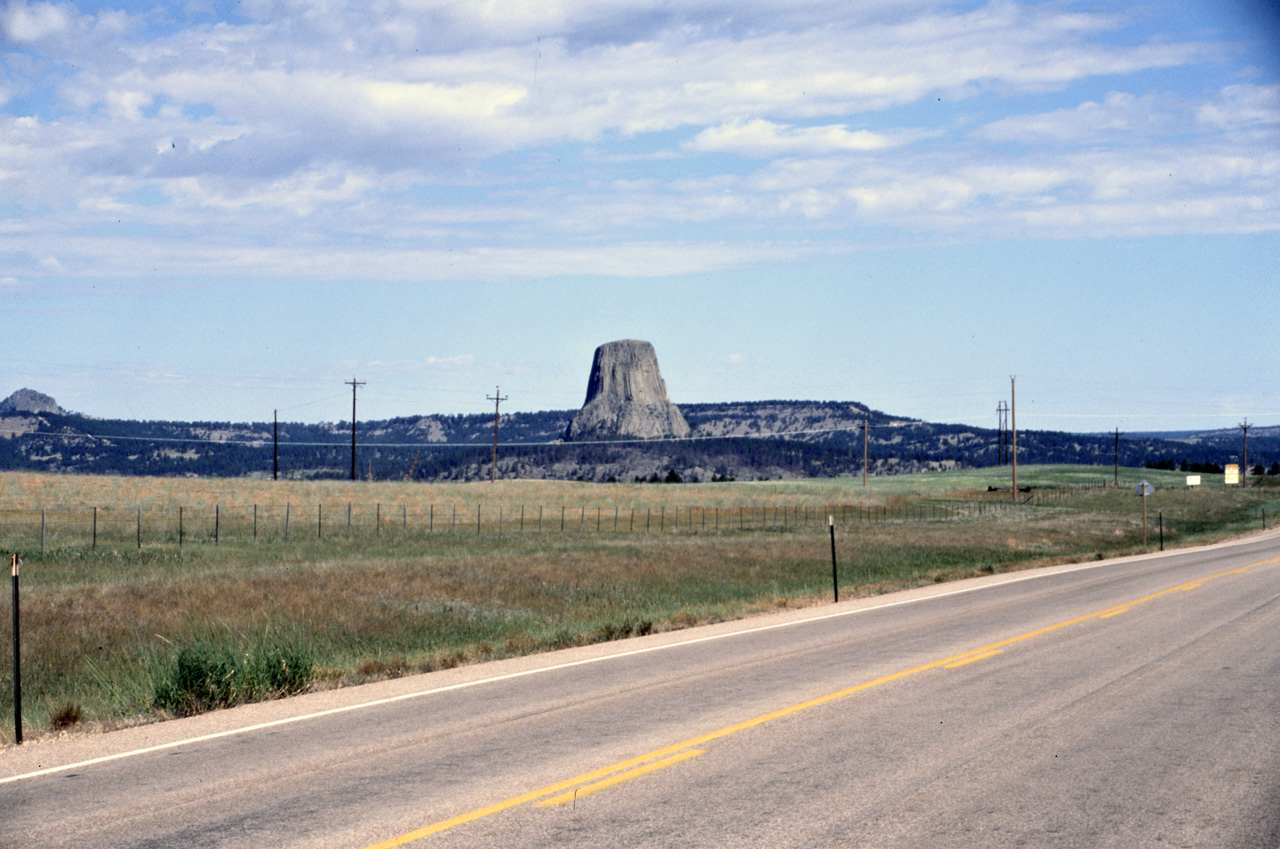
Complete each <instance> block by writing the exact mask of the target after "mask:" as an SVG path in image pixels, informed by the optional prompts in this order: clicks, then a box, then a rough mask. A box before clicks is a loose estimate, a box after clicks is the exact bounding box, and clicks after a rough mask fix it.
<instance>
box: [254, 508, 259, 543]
mask: <svg viewBox="0 0 1280 849" xmlns="http://www.w3.org/2000/svg"><path fill="white" fill-rule="evenodd" d="M253 538H254V539H255V540H256V539H257V538H258V505H257V504H255V505H253Z"/></svg>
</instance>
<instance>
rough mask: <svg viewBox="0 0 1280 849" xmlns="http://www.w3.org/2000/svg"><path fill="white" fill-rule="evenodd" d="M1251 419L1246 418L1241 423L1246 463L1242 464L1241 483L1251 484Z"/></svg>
mask: <svg viewBox="0 0 1280 849" xmlns="http://www.w3.org/2000/svg"><path fill="white" fill-rule="evenodd" d="M1250 427H1251V425H1250V424H1249V420H1248V419H1245V420H1244V421H1242V422H1241V423H1240V430H1241V431H1243V432H1244V463H1243V464H1241V466H1240V485H1241V486H1248V485H1249V428H1250Z"/></svg>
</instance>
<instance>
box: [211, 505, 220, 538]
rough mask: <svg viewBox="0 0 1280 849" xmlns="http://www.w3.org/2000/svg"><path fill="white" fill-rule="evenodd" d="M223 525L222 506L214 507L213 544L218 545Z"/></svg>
mask: <svg viewBox="0 0 1280 849" xmlns="http://www.w3.org/2000/svg"><path fill="white" fill-rule="evenodd" d="M221 525H222V505H220V504H215V505H213V544H214V545H217V544H218V540H219V532H220V530H221Z"/></svg>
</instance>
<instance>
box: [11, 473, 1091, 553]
mask: <svg viewBox="0 0 1280 849" xmlns="http://www.w3.org/2000/svg"><path fill="white" fill-rule="evenodd" d="M1104 488H1106V483H1105V482H1102V483H1097V484H1077V485H1071V486H1062V487H1054V488H1049V489H1040V490H1036V491H1034V492H1019V493H1010V492H1007V491H1004V492H999V491H992V492H985V493H974V494H972V495H969V496H966V497H959V498H958V497H938V498H927V497H890V498H889V499H888V500H886V501H885V503H882V504H860V503H856V502H848V503H843V504H802V503H790V504H738V505H707V506H702V505H687V504H686V505H658V506H652V505H647V506H629V507H622V506H619V505H616V504H615V505H610V506H602V505H594V506H592V505H586V504H578V505H566V504H561V505H555V506H547V505H526V504H515V505H512V504H501V503H492V502H473V503H469V504H467V503H461V502H449V503H422V504H418V503H412V504H411V503H409V502H402V503H398V504H383V503H380V502H374V503H373V504H357V503H355V502H351V501H347V502H345V503H340V504H333V503H312V504H302V503H291V502H286V503H284V504H271V505H258V504H253V505H249V506H237V507H224V506H222V505H214V506H212V507H209V506H207V505H199V506H191V507H187V506H178V507H171V508H162V509H157V508H143V507H135V508H124V507H82V508H74V509H72V508H43V509H39V510H0V541H3V544H4V545H6V546H8V547H9V548H12V549H14V550H18V549H22V550H26V551H34V550H36V549H37V547H38V549H39V550H40V551H41V552H44V551H45V550H46V549H50V548H71V547H88V548H98V547H108V548H115V549H118V548H121V547H125V546H131V547H137V548H142V547H144V546H179V547H181V546H185V545H210V544H211V545H223V544H245V543H253V542H258V541H268V542H283V541H302V540H324V539H338V538H344V537H370V536H382V535H395V534H399V535H401V536H410V535H416V536H426V535H434V534H471V535H473V536H485V535H502V534H534V533H542V534H545V533H559V534H568V533H577V534H585V533H609V534H654V533H658V534H667V533H671V534H675V533H684V534H698V533H733V532H744V531H759V530H790V529H797V530H798V529H804V528H814V527H825V526H826V524H827V522H828V519H831V520H833V521H835V522H836V523H838V524H840V525H842V526H844V525H859V524H864V525H870V524H876V523H888V522H897V523H908V522H946V521H956V520H962V519H971V518H981V517H984V516H1002V515H1008V514H1010V513H1011V512H1013V511H1018V510H1025V509H1027V508H1030V507H1039V506H1044V505H1047V504H1052V503H1055V502H1059V501H1062V500H1064V499H1066V498H1068V497H1069V496H1071V495H1074V494H1078V493H1080V492H1083V491H1088V490H1099V489H1104Z"/></svg>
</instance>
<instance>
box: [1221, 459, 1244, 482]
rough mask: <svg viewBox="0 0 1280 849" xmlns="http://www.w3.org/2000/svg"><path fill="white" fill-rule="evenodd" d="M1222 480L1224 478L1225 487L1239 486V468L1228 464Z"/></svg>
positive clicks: (1233, 464)
mask: <svg viewBox="0 0 1280 849" xmlns="http://www.w3.org/2000/svg"><path fill="white" fill-rule="evenodd" d="M1224 478H1225V481H1224V482H1225V483H1226V485H1227V486H1239V485H1240V467H1239V466H1238V465H1236V464H1235V463H1230V464H1228V465H1227V470H1226V472H1225V473H1224Z"/></svg>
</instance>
